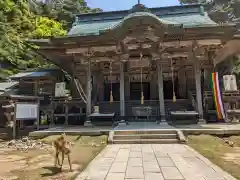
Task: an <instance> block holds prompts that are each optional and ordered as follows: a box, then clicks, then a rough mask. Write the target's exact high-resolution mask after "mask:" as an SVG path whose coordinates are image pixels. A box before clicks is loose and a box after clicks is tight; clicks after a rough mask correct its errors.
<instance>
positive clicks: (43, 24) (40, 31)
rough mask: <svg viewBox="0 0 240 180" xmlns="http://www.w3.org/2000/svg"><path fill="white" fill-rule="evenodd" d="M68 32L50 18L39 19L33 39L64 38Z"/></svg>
mask: <svg viewBox="0 0 240 180" xmlns="http://www.w3.org/2000/svg"><path fill="white" fill-rule="evenodd" d="M66 34H67V31H66V30H64V29H63V27H62V24H61V23H59V22H57V21H55V20H53V19H50V18H48V17H41V16H40V17H38V18H37V19H36V28H35V30H34V31H33V33H32V37H33V38H36V39H38V38H42V37H48V36H53V37H54V36H63V35H66Z"/></svg>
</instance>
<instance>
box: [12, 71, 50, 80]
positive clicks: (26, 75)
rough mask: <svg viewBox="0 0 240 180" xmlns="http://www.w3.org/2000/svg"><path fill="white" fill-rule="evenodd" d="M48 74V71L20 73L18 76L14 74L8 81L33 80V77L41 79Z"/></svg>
mask: <svg viewBox="0 0 240 180" xmlns="http://www.w3.org/2000/svg"><path fill="white" fill-rule="evenodd" d="M48 74H49V72H48V71H40V72H21V73H18V74H14V75H12V76H10V77H9V78H10V79H19V78H34V77H43V76H47V75H48Z"/></svg>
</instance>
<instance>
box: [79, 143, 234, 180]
mask: <svg viewBox="0 0 240 180" xmlns="http://www.w3.org/2000/svg"><path fill="white" fill-rule="evenodd" d="M76 180H236V179H235V178H233V177H232V176H230V175H229V174H228V173H226V172H225V171H223V170H222V169H220V168H219V167H217V166H216V165H214V164H212V163H211V162H210V161H209V160H208V159H206V158H204V157H203V156H201V155H200V154H199V153H198V152H196V151H194V150H193V149H192V148H190V147H188V146H187V145H183V144H129V145H122V144H120V145H108V146H107V147H106V148H105V149H104V150H103V151H102V152H101V153H100V154H99V155H98V156H97V157H96V158H95V159H94V160H93V161H92V162H91V163H90V164H89V165H88V167H87V168H86V169H85V170H84V171H83V172H82V173H81V174H80V175H79V176H78V177H77V178H76Z"/></svg>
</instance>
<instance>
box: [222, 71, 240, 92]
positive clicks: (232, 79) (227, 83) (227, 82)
mask: <svg viewBox="0 0 240 180" xmlns="http://www.w3.org/2000/svg"><path fill="white" fill-rule="evenodd" d="M223 85H224V90H225V91H237V81H236V76H235V75H225V76H223Z"/></svg>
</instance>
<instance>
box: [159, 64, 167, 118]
mask: <svg viewBox="0 0 240 180" xmlns="http://www.w3.org/2000/svg"><path fill="white" fill-rule="evenodd" d="M157 77H158V78H157V79H158V96H159V105H160V113H161V123H166V117H165V104H164V94H163V93H164V92H163V71H162V65H161V64H160V63H159V62H158V63H157Z"/></svg>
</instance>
